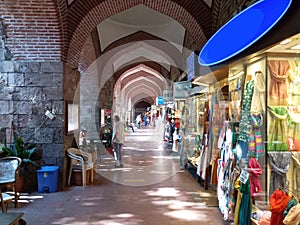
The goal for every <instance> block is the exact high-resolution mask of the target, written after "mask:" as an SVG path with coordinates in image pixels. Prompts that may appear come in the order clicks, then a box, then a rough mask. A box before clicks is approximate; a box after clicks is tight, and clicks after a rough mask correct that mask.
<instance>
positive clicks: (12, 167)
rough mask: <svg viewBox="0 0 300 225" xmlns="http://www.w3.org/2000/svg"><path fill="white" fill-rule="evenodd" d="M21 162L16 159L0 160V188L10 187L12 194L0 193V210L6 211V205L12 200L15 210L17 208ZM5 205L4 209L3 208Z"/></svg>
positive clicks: (12, 157) (6, 158)
mask: <svg viewBox="0 0 300 225" xmlns="http://www.w3.org/2000/svg"><path fill="white" fill-rule="evenodd" d="M21 163H22V160H21V159H20V158H18V157H14V156H11V157H4V158H0V187H6V188H8V187H10V188H12V191H13V192H7V193H3V192H1V191H0V201H1V208H2V211H3V212H6V211H7V205H8V203H10V202H11V201H13V200H14V202H15V208H17V207H18V199H19V193H18V190H17V188H18V179H19V175H20V165H21ZM5 205H6V207H5Z"/></svg>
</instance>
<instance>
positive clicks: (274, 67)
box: [268, 60, 290, 105]
mask: <svg viewBox="0 0 300 225" xmlns="http://www.w3.org/2000/svg"><path fill="white" fill-rule="evenodd" d="M268 66H269V70H270V75H271V81H270V89H269V105H287V97H288V95H287V84H286V80H287V77H288V75H289V69H290V64H289V61H288V60H269V61H268Z"/></svg>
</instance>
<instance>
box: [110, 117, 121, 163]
mask: <svg viewBox="0 0 300 225" xmlns="http://www.w3.org/2000/svg"><path fill="white" fill-rule="evenodd" d="M112 142H113V147H114V156H115V160H116V165H115V167H123V163H122V154H121V150H122V145H123V143H124V126H123V124H122V122H121V121H120V117H119V116H118V115H115V116H114V127H113V135H112Z"/></svg>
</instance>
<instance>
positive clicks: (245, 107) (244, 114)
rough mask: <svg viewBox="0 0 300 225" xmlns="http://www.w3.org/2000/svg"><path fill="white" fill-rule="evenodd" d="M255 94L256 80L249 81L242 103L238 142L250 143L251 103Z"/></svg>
mask: <svg viewBox="0 0 300 225" xmlns="http://www.w3.org/2000/svg"><path fill="white" fill-rule="evenodd" d="M253 92H254V80H251V81H248V82H247V83H246V86H245V90H244V94H243V102H242V111H241V121H240V126H239V136H238V140H239V141H243V142H249V134H250V130H251V127H252V123H251V114H250V109H251V103H252V97H253Z"/></svg>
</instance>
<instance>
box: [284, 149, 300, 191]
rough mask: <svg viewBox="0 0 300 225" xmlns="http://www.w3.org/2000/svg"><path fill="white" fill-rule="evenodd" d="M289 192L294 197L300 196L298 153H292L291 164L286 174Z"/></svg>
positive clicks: (299, 162)
mask: <svg viewBox="0 0 300 225" xmlns="http://www.w3.org/2000/svg"><path fill="white" fill-rule="evenodd" d="M287 180H288V183H289V191H290V192H291V193H293V194H295V195H296V196H300V153H299V152H293V153H292V157H291V163H290V167H289V170H288V172H287Z"/></svg>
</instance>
